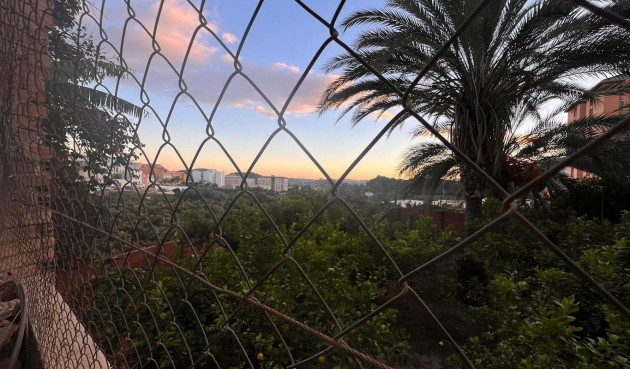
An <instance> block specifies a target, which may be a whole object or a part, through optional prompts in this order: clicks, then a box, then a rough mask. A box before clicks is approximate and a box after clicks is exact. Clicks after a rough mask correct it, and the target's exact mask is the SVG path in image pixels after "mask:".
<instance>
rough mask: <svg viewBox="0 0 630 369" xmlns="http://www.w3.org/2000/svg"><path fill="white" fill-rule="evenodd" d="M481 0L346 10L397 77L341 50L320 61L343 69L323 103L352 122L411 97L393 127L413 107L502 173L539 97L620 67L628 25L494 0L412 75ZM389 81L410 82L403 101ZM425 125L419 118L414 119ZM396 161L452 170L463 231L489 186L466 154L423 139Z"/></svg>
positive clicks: (558, 4) (369, 54)
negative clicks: (431, 62) (435, 57)
mask: <svg viewBox="0 0 630 369" xmlns="http://www.w3.org/2000/svg"><path fill="white" fill-rule="evenodd" d="M481 2H482V1H481V0H389V1H387V3H386V5H385V7H384V8H382V9H367V10H360V11H357V12H356V13H354V14H352V15H351V16H350V17H349V18H348V19H346V20H345V21H344V22H343V24H342V26H343V27H344V29H347V28H350V27H355V26H359V25H364V26H368V28H367V30H365V31H363V32H361V33H360V34H359V36H358V38H357V40H356V43H355V45H354V47H353V49H354V50H355V52H356V54H358V56H359V57H360V58H361V59H363V60H365V61H366V62H367V63H369V64H370V65H371V66H372V68H373V69H375V70H376V71H377V72H378V73H379V74H381V75H382V76H383V78H385V79H386V80H387V82H388V83H389V84H390V85H393V86H394V87H395V89H393V88H391V87H390V86H389V85H388V84H386V83H383V81H381V80H380V79H379V78H377V77H376V76H375V75H374V74H373V72H372V71H370V69H369V68H367V67H366V66H365V65H363V64H362V63H361V62H360V61H359V60H358V59H357V58H356V57H355V56H353V55H351V54H350V53H345V54H342V55H339V56H337V57H335V58H333V59H332V60H331V61H329V63H328V64H327V69H328V71H338V70H341V73H340V77H338V78H337V79H336V80H335V81H334V82H333V83H331V84H330V86H329V87H328V88H327V90H326V91H325V93H324V95H323V96H322V98H321V100H320V106H319V109H320V112H324V111H326V110H329V109H337V108H341V107H343V108H344V110H343V111H342V116H343V115H345V114H347V113H349V112H352V122H353V123H354V124H357V123H359V122H360V121H361V120H363V119H364V118H366V117H367V116H370V115H373V114H377V115H378V114H382V113H383V112H385V111H388V110H394V111H396V110H398V111H400V110H401V109H402V108H403V106H405V107H408V108H409V109H407V110H404V111H402V112H401V114H400V115H399V116H398V117H399V118H398V119H397V121H396V122H394V124H393V125H392V126H391V128H392V129H393V128H395V127H396V126H398V125H400V124H403V122H405V121H406V120H408V119H409V118H410V117H411V116H412V115H413V114H411V112H410V111H413V112H415V113H417V114H419V115H421V116H423V117H424V118H426V120H427V121H428V122H429V123H430V124H431V125H433V127H434V128H435V129H437V130H438V131H441V132H445V133H446V134H447V136H448V137H449V139H450V142H451V143H452V144H453V145H454V146H455V147H456V148H458V149H459V150H461V152H462V153H463V154H465V155H466V156H467V157H468V158H470V159H471V160H472V162H474V163H475V164H476V165H477V166H479V167H480V168H482V169H483V170H484V171H486V172H487V173H488V174H489V175H490V176H491V177H492V178H497V179H499V177H500V176H501V172H502V171H504V170H505V169H506V163H508V162H509V161H510V156H511V155H512V154H513V152H514V148H513V147H512V146H511V145H513V144H514V143H515V142H517V141H518V140H517V137H516V133H517V129H518V128H519V127H522V125H523V123H524V122H526V121H528V120H534V121H537V122H540V125H539V126H540V127H542V126H544V122H548V121H549V120H548V119H545V118H543V117H541V113H540V108H541V106H542V105H543V104H545V103H547V102H549V101H551V100H554V99H558V98H560V99H562V100H566V101H569V100H573V99H575V96H576V93H577V92H580V91H582V88H581V87H580V86H579V85H578V84H577V83H575V82H573V81H575V80H577V79H579V78H582V77H587V76H601V75H604V74H605V73H611V72H616V71H622V70H628V69H629V68H628V66H629V65H630V64H629V61H630V37H629V36H630V35H628V33H627V32H626V31H625V30H623V29H621V28H619V27H617V26H614V25H611V24H610V23H608V22H607V21H606V20H604V19H602V18H601V17H598V16H594V15H591V14H590V13H587V12H585V11H583V10H582V9H581V8H580V7H579V6H578V5H576V4H574V3H573V2H571V1H565V0H537V1H533V2H532V1H531V0H493V1H489V2H487V4H485V5H484V7H483V9H482V10H481V11H480V13H479V14H478V15H477V16H476V17H475V18H474V19H473V20H472V21H471V22H470V24H469V25H468V26H467V28H466V29H465V31H464V32H463V33H461V34H460V35H459V36H458V37H457V39H456V40H455V41H454V42H453V43H452V44H451V45H450V46H449V47H448V48H447V49H446V51H445V52H444V54H443V55H442V57H441V58H440V59H439V60H438V61H437V62H436V63H435V64H434V65H433V66H432V67H431V68H430V69H429V71H428V72H427V73H426V74H425V75H424V76H423V77H422V78H421V79H420V80H419V82H418V83H417V84H413V83H414V80H415V79H416V76H417V75H418V72H419V70H420V69H421V68H422V67H423V66H424V65H425V64H426V63H427V62H428V61H429V60H430V59H431V58H432V57H433V55H435V54H436V52H437V51H438V50H439V49H440V48H441V47H442V46H443V45H444V44H446V43H447V42H448V40H449V38H450V37H451V35H453V34H454V33H455V32H456V30H457V29H458V27H459V26H460V25H462V24H463V23H464V22H465V21H466V18H467V15H468V14H470V13H472V12H473V10H474V9H476V8H477V7H478V6H479V5H480V4H481ZM628 4H629V1H628V0H622V1H616V2H614V4H613V5H609V6H608V8H610V9H612V10H613V11H615V12H618V13H619V12H621V11H627V10H628V9H630V6H629V5H628ZM396 89H398V90H399V91H408V96H407V97H406V99H407V100H406V101H405V104H404V105H403V101H402V100H403V96H402V94H401V93H399V92H397V91H396ZM556 128H557V127H556ZM534 131H535V130H534ZM544 132H548V131H547V130H545V131H544ZM426 133H427V130H426V128H425V127H424V126H422V125H420V126H419V127H418V129H417V131H416V134H417V135H424V134H426ZM532 142H535V141H532ZM530 152H535V150H533V149H532V150H530ZM427 164H430V165H427ZM401 168H402V169H403V171H406V172H409V173H412V174H416V175H422V176H427V175H429V174H430V175H431V176H432V178H439V177H441V176H444V175H448V174H451V175H458V176H459V178H460V180H461V183H462V188H463V192H464V199H465V203H466V220H467V231H468V232H471V231H472V228H471V225H472V221H473V220H475V219H477V218H479V217H480V216H481V202H482V199H483V198H484V197H485V196H488V195H489V194H490V192H491V190H490V188H489V185H488V183H487V181H486V180H484V178H483V177H482V176H480V175H479V173H478V172H476V171H475V170H474V169H473V167H472V166H471V165H469V164H467V163H466V161H464V160H462V159H461V158H460V157H456V156H453V155H452V154H450V153H447V150H446V147H444V146H440V145H439V144H433V143H428V144H424V145H421V146H419V147H416V148H414V149H412V151H409V152H408V153H407V154H406V156H405V159H404V162H403V165H402V166H401ZM454 169H456V170H454Z"/></svg>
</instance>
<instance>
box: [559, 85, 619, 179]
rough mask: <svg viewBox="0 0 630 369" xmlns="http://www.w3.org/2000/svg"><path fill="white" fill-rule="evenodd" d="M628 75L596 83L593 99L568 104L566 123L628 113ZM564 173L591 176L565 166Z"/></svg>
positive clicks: (575, 175)
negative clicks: (595, 97) (596, 94)
mask: <svg viewBox="0 0 630 369" xmlns="http://www.w3.org/2000/svg"><path fill="white" fill-rule="evenodd" d="M629 88H630V75H618V76H615V77H611V78H606V79H604V80H602V81H600V82H599V83H597V84H596V85H595V86H594V87H593V88H592V89H591V91H592V92H594V93H600V94H601V96H599V97H598V98H597V99H596V100H595V101H591V100H588V99H580V100H578V101H576V102H575V103H573V104H572V105H571V106H569V107H568V108H567V110H566V112H567V113H568V119H567V122H568V124H571V123H573V122H575V121H577V120H580V119H584V118H586V117H592V116H615V115H626V114H630V93H628V89H629ZM565 174H566V175H567V176H569V177H570V178H575V179H580V178H586V177H590V176H592V174H590V173H588V172H585V171H583V170H580V169H577V168H573V167H566V168H565Z"/></svg>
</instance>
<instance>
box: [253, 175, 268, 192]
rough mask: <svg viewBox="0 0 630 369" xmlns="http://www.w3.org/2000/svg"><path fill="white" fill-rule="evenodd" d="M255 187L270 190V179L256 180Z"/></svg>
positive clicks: (259, 178) (261, 178) (260, 178)
mask: <svg viewBox="0 0 630 369" xmlns="http://www.w3.org/2000/svg"><path fill="white" fill-rule="evenodd" d="M256 187H260V188H263V189H265V190H271V177H258V178H256Z"/></svg>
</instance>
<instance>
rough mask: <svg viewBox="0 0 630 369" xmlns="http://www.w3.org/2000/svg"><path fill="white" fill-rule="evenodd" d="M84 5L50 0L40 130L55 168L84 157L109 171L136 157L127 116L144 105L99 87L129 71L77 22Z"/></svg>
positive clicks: (95, 170) (93, 168)
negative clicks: (44, 115) (45, 112)
mask: <svg viewBox="0 0 630 369" xmlns="http://www.w3.org/2000/svg"><path fill="white" fill-rule="evenodd" d="M83 5H84V3H83V1H82V0H69V1H68V0H67V1H62V0H55V1H54V7H53V17H54V19H55V27H53V28H52V29H51V31H50V33H49V45H48V50H49V52H50V55H51V57H52V67H51V69H50V71H49V76H50V77H49V79H48V83H47V86H46V93H47V98H48V121H47V122H46V124H45V125H44V130H45V132H46V134H47V137H48V141H49V143H50V145H51V146H52V148H53V149H54V151H55V155H56V159H57V162H56V163H55V165H56V166H57V167H63V166H66V163H67V162H68V161H70V162H71V163H74V162H75V161H76V159H78V158H84V159H85V160H86V161H87V162H88V163H89V164H88V168H82V169H88V170H89V171H90V172H91V174H107V172H108V170H109V169H111V167H112V166H116V165H126V164H128V162H129V160H130V159H133V158H135V155H134V153H133V149H134V148H137V147H139V146H140V145H141V144H140V141H139V139H138V136H137V135H136V134H135V127H134V124H133V123H132V121H131V120H130V119H129V118H130V117H135V118H139V117H141V116H142V115H143V109H142V108H140V107H138V106H136V105H134V104H132V103H130V102H128V101H125V100H124V99H121V98H118V97H117V96H115V95H113V94H112V93H111V92H110V91H108V90H107V89H97V87H96V86H98V85H99V84H100V83H102V82H103V80H104V79H105V78H108V77H112V78H119V79H120V78H123V77H125V75H126V74H127V73H128V70H127V69H126V68H125V67H124V65H123V64H122V63H117V62H115V61H112V60H108V59H106V57H105V56H104V55H103V54H102V53H101V51H100V49H99V47H97V46H95V45H94V41H93V39H92V37H91V36H90V35H89V34H88V33H87V29H86V28H85V27H81V26H80V25H79V24H78V23H77V18H76V17H75V16H76V15H77V14H78V13H79V12H80V11H81V9H82V7H83ZM57 169H58V170H59V171H60V168H57ZM59 174H61V173H59Z"/></svg>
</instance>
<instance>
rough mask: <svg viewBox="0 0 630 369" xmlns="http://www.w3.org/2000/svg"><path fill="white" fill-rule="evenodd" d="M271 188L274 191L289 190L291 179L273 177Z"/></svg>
mask: <svg viewBox="0 0 630 369" xmlns="http://www.w3.org/2000/svg"><path fill="white" fill-rule="evenodd" d="M271 189H272V190H273V191H274V192H284V191H288V190H289V179H288V178H285V177H271Z"/></svg>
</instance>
